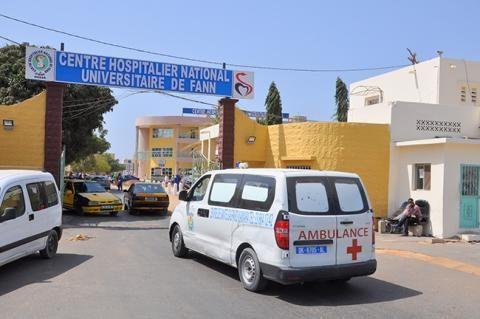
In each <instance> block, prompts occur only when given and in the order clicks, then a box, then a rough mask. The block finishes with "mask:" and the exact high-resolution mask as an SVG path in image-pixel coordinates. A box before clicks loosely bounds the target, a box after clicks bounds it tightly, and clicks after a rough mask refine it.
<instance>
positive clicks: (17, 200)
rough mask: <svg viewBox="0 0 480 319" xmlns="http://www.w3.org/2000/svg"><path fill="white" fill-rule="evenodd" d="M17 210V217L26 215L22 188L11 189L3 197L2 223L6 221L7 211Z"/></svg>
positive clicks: (1, 207) (0, 210) (0, 206)
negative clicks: (9, 209)
mask: <svg viewBox="0 0 480 319" xmlns="http://www.w3.org/2000/svg"><path fill="white" fill-rule="evenodd" d="M7 208H15V210H16V216H17V217H20V216H22V215H23V214H24V213H25V199H24V197H23V191H22V187H20V186H13V187H10V188H9V189H8V190H7V191H6V192H5V196H3V200H2V204H1V205H0V223H1V222H3V221H5V219H4V217H5V216H4V214H5V209H7Z"/></svg>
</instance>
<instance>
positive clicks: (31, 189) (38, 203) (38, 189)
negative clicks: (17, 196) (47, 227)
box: [27, 183, 47, 212]
mask: <svg viewBox="0 0 480 319" xmlns="http://www.w3.org/2000/svg"><path fill="white" fill-rule="evenodd" d="M42 188H43V183H31V184H27V191H28V197H29V198H30V205H31V206H32V210H33V211H34V212H37V211H39V210H42V209H45V208H47V203H46V199H45V197H44V196H43V195H42V192H43V189H42Z"/></svg>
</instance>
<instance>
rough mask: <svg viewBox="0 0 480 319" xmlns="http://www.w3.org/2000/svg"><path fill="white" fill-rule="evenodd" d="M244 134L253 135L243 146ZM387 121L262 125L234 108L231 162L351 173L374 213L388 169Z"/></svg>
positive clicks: (379, 209) (380, 205)
mask: <svg viewBox="0 0 480 319" xmlns="http://www.w3.org/2000/svg"><path fill="white" fill-rule="evenodd" d="M248 136H256V138H257V139H256V141H255V143H254V144H253V145H248V144H247V143H246V140H247V138H248ZM389 142H390V134H389V128H388V125H381V124H358V123H318V122H316V123H314V122H305V123H290V124H280V125H271V126H263V125H260V124H257V123H256V122H255V121H253V120H251V119H249V118H248V117H246V116H245V115H244V114H243V113H242V112H241V111H238V110H237V112H236V113H235V153H234V158H235V161H245V162H248V164H249V167H278V168H280V167H281V168H286V167H287V166H291V165H297V166H298V165H308V166H310V167H311V168H312V169H319V170H338V171H345V172H354V173H357V174H359V175H360V177H361V178H362V180H363V181H364V183H365V185H366V187H367V190H368V193H369V195H370V199H371V201H372V205H373V208H374V211H375V213H376V215H377V216H386V214H387V201H388V198H387V195H388V171H389V167H388V164H389V145H390V144H389Z"/></svg>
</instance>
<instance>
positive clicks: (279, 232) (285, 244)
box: [273, 211, 290, 249]
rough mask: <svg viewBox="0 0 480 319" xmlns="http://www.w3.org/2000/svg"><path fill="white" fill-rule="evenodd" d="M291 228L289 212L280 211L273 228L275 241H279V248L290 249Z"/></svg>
mask: <svg viewBox="0 0 480 319" xmlns="http://www.w3.org/2000/svg"><path fill="white" fill-rule="evenodd" d="M289 228H290V222H289V221H288V212H285V211H280V213H278V216H277V220H276V221H275V225H274V226H273V230H274V231H275V240H276V241H277V246H278V248H280V249H288V248H289Z"/></svg>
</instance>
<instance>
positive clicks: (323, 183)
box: [287, 177, 333, 215]
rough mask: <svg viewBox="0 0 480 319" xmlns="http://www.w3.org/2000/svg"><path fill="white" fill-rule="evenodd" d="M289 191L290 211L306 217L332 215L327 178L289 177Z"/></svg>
mask: <svg viewBox="0 0 480 319" xmlns="http://www.w3.org/2000/svg"><path fill="white" fill-rule="evenodd" d="M287 190H288V203H289V211H291V212H293V213H297V214H304V215H330V214H332V213H331V212H332V211H333V210H332V209H331V207H332V203H331V199H330V196H329V193H330V192H329V189H328V179H327V178H324V177H289V178H287Z"/></svg>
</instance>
